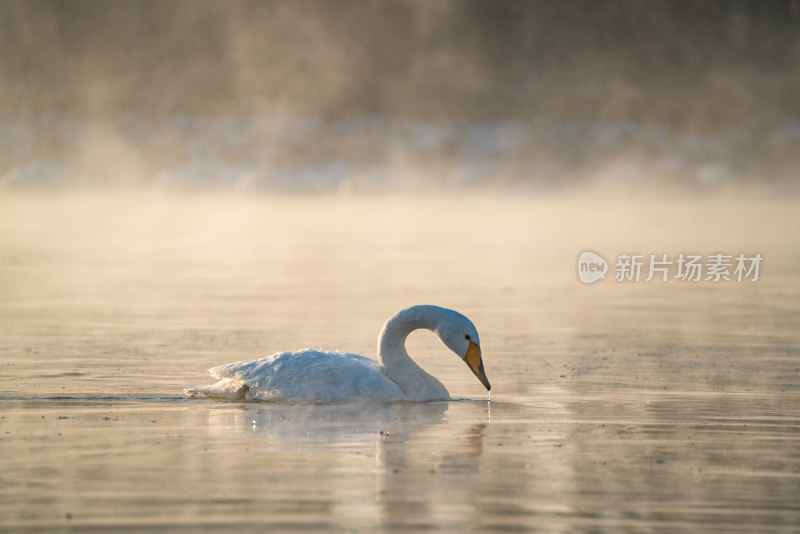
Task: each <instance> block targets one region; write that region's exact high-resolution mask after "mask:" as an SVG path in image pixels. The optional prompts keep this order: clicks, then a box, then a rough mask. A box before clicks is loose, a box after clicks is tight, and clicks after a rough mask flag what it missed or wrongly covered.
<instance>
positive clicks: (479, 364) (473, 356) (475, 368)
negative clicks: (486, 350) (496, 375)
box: [464, 341, 492, 391]
mask: <svg viewBox="0 0 800 534" xmlns="http://www.w3.org/2000/svg"><path fill="white" fill-rule="evenodd" d="M464 361H465V362H467V365H468V366H469V368H470V369H472V372H473V373H475V376H477V377H478V380H480V381H481V384H483V385H484V386H485V387H486V390H487V391H491V389H492V385H491V384H489V379H488V378H486V371H484V370H483V360H482V359H481V348H480V347H479V346H478V345H476V344H475V343H473V342H472V341H470V342H469V348H468V349H467V355H466V356H464Z"/></svg>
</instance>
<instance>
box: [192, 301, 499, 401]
mask: <svg viewBox="0 0 800 534" xmlns="http://www.w3.org/2000/svg"><path fill="white" fill-rule="evenodd" d="M420 328H424V329H428V330H432V331H434V332H435V333H436V335H438V336H439V338H440V339H441V340H442V342H443V343H444V344H445V345H446V346H447V347H448V348H450V349H451V350H452V351H453V352H455V353H456V354H457V355H458V356H460V357H461V358H462V359H463V360H464V361H465V362H466V363H467V365H468V366H469V367H470V369H472V371H473V372H474V373H475V375H476V376H477V377H478V379H479V380H480V381H481V382H482V383H483V385H484V386H486V389H489V388H490V385H489V381H488V380H487V379H486V374H485V372H484V370H483V362H482V360H481V354H480V341H479V338H478V332H477V330H475V326H474V325H473V324H472V322H470V320H469V319H467V318H466V317H465V316H463V315H461V314H460V313H458V312H455V311H453V310H448V309H446V308H440V307H438V306H412V307H410V308H406V309H405V310H402V311H400V312H398V313H397V314H395V315H394V316H392V317H391V318H390V319H389V320H388V321H386V324H385V325H384V327H383V330H382V331H381V334H380V337H379V338H378V360H379V361H375V360H373V359H370V358H366V357H364V356H359V355H357V354H349V353H346V352H325V351H318V350H313V349H304V350H300V351H297V352H281V353H277V354H273V355H272V356H267V357H266V358H261V359H258V360H247V361H242V362H235V363H229V364H226V365H220V366H219V367H214V368H212V369H209V370H208V371H209V373H211V376H213V377H214V378H217V379H218V380H219V381H218V382H217V383H216V384H213V385H211V386H204V387H198V388H193V389H187V390H185V393H186V394H187V395H188V396H195V395H198V394H199V395H206V396H214V397H225V398H230V399H240V400H243V399H252V400H271V401H287V402H315V403H329V402H394V401H403V400H404V401H430V400H446V399H449V398H450V394H449V393H448V392H447V388H445V387H444V385H443V384H442V383H441V382H439V380H437V379H436V378H434V377H433V376H432V375H430V374H428V373H427V372H425V371H424V370H423V369H422V368H421V367H420V366H419V365H417V364H416V363H414V361H413V360H412V359H411V357H410V356H409V355H408V353H407V352H406V349H405V340H406V337H407V336H408V334H410V333H411V332H412V331H414V330H417V329H420Z"/></svg>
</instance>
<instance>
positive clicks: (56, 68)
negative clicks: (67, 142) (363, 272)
mask: <svg viewBox="0 0 800 534" xmlns="http://www.w3.org/2000/svg"><path fill="white" fill-rule="evenodd" d="M0 80H2V84H1V85H0V113H1V114H2V115H5V116H6V117H25V116H29V115H31V114H42V113H56V114H70V115H72V114H75V115H80V116H92V117H105V116H117V115H119V114H124V113H134V114H137V115H139V116H164V115H173V114H193V115H198V114H199V115H207V116H218V115H231V114H233V115H252V114H268V113H291V114H300V115H313V116H322V117H331V118H337V117H342V116H353V115H381V116H391V117H407V118H424V119H425V120H445V121H453V120H465V121H471V120H483V119H487V118H489V119H508V118H511V119H523V120H524V119H530V118H534V117H547V118H562V117H563V118H565V119H576V120H585V119H590V120H594V119H597V120H623V121H636V122H648V121H655V122H668V123H673V124H675V125H679V126H681V127H687V128H712V129H713V128H717V127H724V126H726V125H728V124H731V123H732V122H735V121H740V120H742V119H744V118H752V117H754V116H757V117H761V118H762V119H764V120H768V119H770V118H780V117H783V116H791V117H794V118H798V117H800V98H798V95H800V1H799V0H671V1H651V2H642V1H639V0H613V1H612V0H606V1H601V0H564V1H558V2H554V1H547V0H544V1H522V0H502V1H497V2H492V1H488V0H432V1H428V0H337V1H328V0H302V1H299V2H290V1H283V0H280V1H274V0H272V1H265V0H229V1H225V2H219V1H216V0H171V1H161V0H116V1H114V2H109V1H107V0H70V1H63V0H2V1H0Z"/></svg>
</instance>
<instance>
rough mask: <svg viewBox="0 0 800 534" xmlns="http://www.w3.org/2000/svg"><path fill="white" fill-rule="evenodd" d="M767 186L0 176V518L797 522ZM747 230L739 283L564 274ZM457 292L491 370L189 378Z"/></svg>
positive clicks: (794, 256)
mask: <svg viewBox="0 0 800 534" xmlns="http://www.w3.org/2000/svg"><path fill="white" fill-rule="evenodd" d="M798 213H800V212H798V210H797V209H796V206H795V205H793V204H792V203H791V202H788V201H787V202H778V201H773V202H760V201H751V202H737V201H720V200H716V201H713V202H711V201H692V200H690V201H686V200H682V201H677V200H675V201H667V200H662V201H657V202H654V201H648V202H642V201H624V202H623V201H596V202H594V203H592V202H590V201H588V200H581V199H570V198H550V199H542V200H536V199H531V198H506V197H501V196H497V197H480V198H479V197H475V196H463V197H462V196H450V197H439V198H429V199H420V198H392V199H388V198H366V197H365V198H356V199H352V198H345V197H342V198H338V197H320V198H299V197H298V198H271V197H261V198H244V197H235V196H232V197H213V198H212V197H204V196H194V197H169V196H155V195H138V194H132V195H128V196H125V195H120V194H107V195H101V196H96V195H89V194H85V195H80V194H68V195H44V196H42V195H21V194H16V195H5V196H2V197H0V296H2V298H0V397H1V398H0V529H1V530H8V531H26V532H54V531H58V532H68V531H79V532H86V531H108V530H112V529H113V530H115V531H122V532H138V531H141V532H145V531H146V532H152V531H173V530H174V531H185V530H187V529H189V528H190V529H191V530H194V531H200V532H202V531H230V530H232V529H234V528H235V529H236V530H237V531H248V532H249V531H259V532H261V531H265V530H270V531H290V532H291V531H298V532H308V531H342V530H359V531H367V532H369V531H376V532H377V531H396V532H406V531H408V530H409V529H410V528H412V527H413V528H417V529H420V530H425V531H543V532H621V531H636V532H640V531H674V530H687V531H694V532H697V531H720V532H754V531H759V532H796V531H797V529H798V528H800V505H798V502H800V453H798V451H800V396H799V395H798V391H799V390H800V360H798V350H800V348H799V347H798V338H800V336H799V335H798V332H799V331H800V324H799V323H800V313H798V312H799V311H800V309H799V308H800V306H799V305H798V303H799V302H800V299H798V296H799V295H798V290H800V285H798V280H797V275H796V273H795V271H796V269H795V266H796V265H797V264H798V261H800V247H798V245H797V243H796V240H795V239H793V238H792V237H791V235H790V234H791V232H790V231H789V230H787V229H792V228H797V227H798V223H800V221H799V220H798V219H799V218H800V215H798ZM586 248H590V249H592V250H596V251H599V252H601V253H603V254H605V256H606V258H608V259H609V260H613V258H614V257H615V255H616V254H617V253H620V252H625V251H639V252H643V253H655V254H661V253H670V254H678V253H680V252H687V253H688V252H699V253H703V254H711V253H714V252H718V251H728V252H731V253H738V252H746V253H748V254H750V253H754V252H760V253H761V254H762V255H763V256H764V258H765V260H764V264H763V266H762V272H761V279H760V280H759V281H758V282H757V283H755V284H752V283H737V282H728V283H720V284H713V283H710V282H701V283H696V284H691V283H682V282H679V281H674V280H673V281H670V282H667V283H656V282H648V283H644V282H640V283H639V284H633V283H631V284H623V283H618V282H614V281H613V280H610V279H609V280H605V281H602V282H599V283H597V284H595V285H592V286H583V285H582V284H580V282H578V280H577V277H576V274H575V260H576V258H577V255H578V254H579V252H580V251H582V250H584V249H586ZM416 303H432V304H439V305H443V306H448V307H452V308H455V309H457V310H459V311H461V312H463V313H465V314H466V315H468V316H469V317H470V318H471V319H472V320H473V322H474V323H475V325H476V326H477V328H478V330H479V332H480V335H481V340H482V349H483V355H484V363H485V366H486V372H487V375H488V377H489V379H490V381H491V383H492V392H493V393H494V395H492V398H491V399H492V400H491V401H488V400H487V395H486V391H485V389H484V388H483V386H481V384H480V383H479V382H478V381H477V380H476V379H475V377H474V376H473V375H472V373H471V372H470V371H469V369H467V368H466V366H464V365H463V364H462V363H461V362H459V361H458V360H457V359H456V357H455V356H453V355H452V354H448V353H446V351H445V349H443V347H442V346H441V345H440V343H439V342H438V341H437V340H436V339H435V338H434V337H433V336H432V335H431V334H429V333H425V332H421V333H415V334H413V335H412V336H411V338H410V339H409V343H408V347H409V352H410V353H411V354H412V355H414V356H415V358H416V359H417V360H418V361H420V363H421V364H422V365H423V366H424V367H426V369H428V370H429V371H430V372H432V373H433V374H435V375H436V376H438V377H439V378H441V380H442V381H443V382H444V383H445V385H447V387H448V388H449V390H450V392H451V395H453V397H454V398H455V400H453V401H451V402H445V403H425V404H404V403H399V404H394V405H387V406H359V405H334V406H308V405H302V404H285V405H281V404H267V403H246V402H220V401H209V400H198V399H186V398H184V397H183V396H182V395H181V391H182V389H183V388H184V387H187V386H193V385H198V384H204V383H209V381H210V380H211V379H210V377H208V376H207V375H205V374H204V370H205V369H206V368H208V367H211V366H213V365H217V364H221V363H225V362H229V361H235V360H239V359H246V358H253V357H257V356H263V355H267V354H270V353H271V352H273V351H278V350H293V349H299V348H302V347H306V346H312V347H322V348H330V349H346V350H349V351H352V352H357V353H361V354H365V355H369V356H372V355H374V353H375V345H376V338H377V334H378V331H379V329H380V327H381V326H382V324H383V321H384V320H385V319H386V318H387V317H388V316H389V315H391V314H392V313H394V312H395V311H397V310H398V309H400V308H402V307H405V306H407V305H410V304H416Z"/></svg>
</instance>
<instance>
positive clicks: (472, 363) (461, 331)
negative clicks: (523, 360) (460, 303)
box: [435, 310, 492, 390]
mask: <svg viewBox="0 0 800 534" xmlns="http://www.w3.org/2000/svg"><path fill="white" fill-rule="evenodd" d="M448 311H449V312H450V313H448V314H447V316H446V317H444V318H442V319H441V320H440V321H439V323H438V324H437V325H436V329H435V331H436V335H438V336H439V339H441V340H442V342H443V343H444V344H445V345H446V346H447V348H449V349H450V350H452V351H453V352H455V353H456V354H458V356H459V357H460V358H461V359H462V360H464V363H466V364H467V367H469V368H470V370H471V371H472V372H473V373H475V376H477V377H478V380H480V381H481V384H483V385H484V386H485V387H486V389H487V390H491V389H492V386H491V384H489V379H488V378H486V371H484V369H483V359H482V357H481V341H480V338H479V337H478V331H477V330H476V329H475V325H473V324H472V321H470V320H469V319H467V318H466V317H465V316H463V315H461V314H460V313H458V312H454V311H452V310H448Z"/></svg>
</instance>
